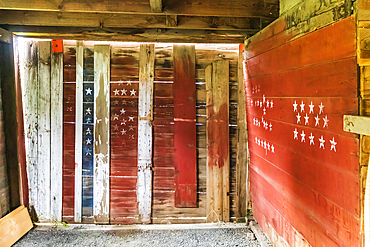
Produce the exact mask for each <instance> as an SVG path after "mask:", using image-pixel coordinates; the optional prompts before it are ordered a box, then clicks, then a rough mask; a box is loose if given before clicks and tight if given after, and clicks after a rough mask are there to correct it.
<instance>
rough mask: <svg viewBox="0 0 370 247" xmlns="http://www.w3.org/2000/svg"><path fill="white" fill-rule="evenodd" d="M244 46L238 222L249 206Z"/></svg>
mask: <svg viewBox="0 0 370 247" xmlns="http://www.w3.org/2000/svg"><path fill="white" fill-rule="evenodd" d="M243 52H244V44H240V48H239V60H238V109H237V110H238V112H237V121H238V145H237V151H236V153H237V156H236V210H235V211H236V212H235V217H236V220H237V221H243V219H245V217H246V216H247V205H248V189H247V187H248V149H247V147H248V142H247V138H248V137H247V120H246V105H245V86H244V81H243V61H244V55H243Z"/></svg>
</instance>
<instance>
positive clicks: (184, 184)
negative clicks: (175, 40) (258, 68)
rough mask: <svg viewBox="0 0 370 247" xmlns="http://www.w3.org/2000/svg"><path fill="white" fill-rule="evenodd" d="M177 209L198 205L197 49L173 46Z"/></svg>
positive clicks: (188, 46)
mask: <svg viewBox="0 0 370 247" xmlns="http://www.w3.org/2000/svg"><path fill="white" fill-rule="evenodd" d="M173 77H174V78H173V79H174V82H173V83H174V85H173V93H174V125H175V136H174V146H175V167H176V178H175V207H196V206H197V150H196V145H197V140H196V86H195V46H194V45H174V46H173Z"/></svg>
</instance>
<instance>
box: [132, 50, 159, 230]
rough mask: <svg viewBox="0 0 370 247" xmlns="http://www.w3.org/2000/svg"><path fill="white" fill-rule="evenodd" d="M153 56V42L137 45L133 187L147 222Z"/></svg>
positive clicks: (142, 219)
mask: <svg viewBox="0 0 370 247" xmlns="http://www.w3.org/2000/svg"><path fill="white" fill-rule="evenodd" d="M154 58H155V53H154V44H149V45H140V70H139V78H140V79H139V123H138V178H137V185H136V189H137V200H138V204H139V205H138V207H139V220H140V221H141V222H143V223H150V222H151V214H152V213H151V208H152V207H151V204H152V153H153V151H152V150H153V144H152V143H153V135H152V131H153V130H152V121H153V90H154V85H153V83H154Z"/></svg>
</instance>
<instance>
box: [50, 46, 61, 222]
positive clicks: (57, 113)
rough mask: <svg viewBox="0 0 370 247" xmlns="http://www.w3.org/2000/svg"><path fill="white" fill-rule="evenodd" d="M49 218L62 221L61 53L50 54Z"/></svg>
mask: <svg viewBox="0 0 370 247" xmlns="http://www.w3.org/2000/svg"><path fill="white" fill-rule="evenodd" d="M50 85H51V87H50V89H51V91H50V102H51V122H50V125H51V127H50V129H51V139H50V143H51V145H50V149H51V151H50V154H51V160H50V162H51V217H53V219H56V220H57V221H62V200H63V198H62V195H63V52H60V53H59V52H58V53H56V52H52V53H51V84H50Z"/></svg>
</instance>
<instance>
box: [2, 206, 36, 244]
mask: <svg viewBox="0 0 370 247" xmlns="http://www.w3.org/2000/svg"><path fill="white" fill-rule="evenodd" d="M32 227H33V224H32V222H31V219H30V215H29V214H28V211H27V208H25V207H24V206H23V205H22V206H19V207H18V208H17V209H15V210H14V211H12V212H11V213H10V214H8V215H6V216H5V217H3V218H2V219H0V245H1V246H4V247H7V246H12V245H13V244H14V243H15V242H16V241H17V240H18V239H20V238H21V237H22V236H23V235H24V234H26V233H27V232H28V231H29V230H31V229H32Z"/></svg>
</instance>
